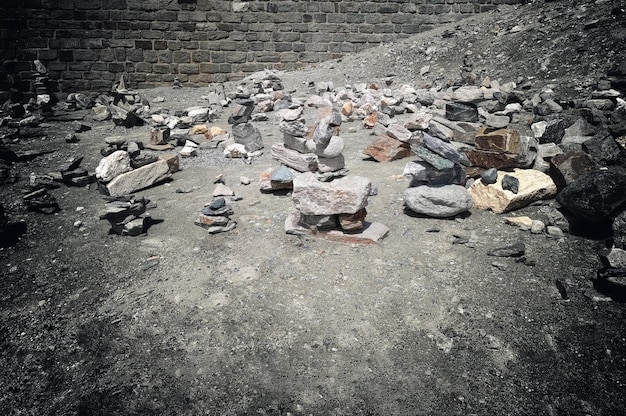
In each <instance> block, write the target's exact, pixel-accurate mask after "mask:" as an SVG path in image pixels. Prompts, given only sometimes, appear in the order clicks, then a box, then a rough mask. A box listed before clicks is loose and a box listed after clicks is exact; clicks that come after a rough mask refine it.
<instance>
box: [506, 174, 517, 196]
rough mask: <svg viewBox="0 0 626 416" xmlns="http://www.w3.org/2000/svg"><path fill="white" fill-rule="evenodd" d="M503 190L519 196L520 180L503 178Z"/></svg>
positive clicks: (509, 177) (513, 177) (507, 176)
mask: <svg viewBox="0 0 626 416" xmlns="http://www.w3.org/2000/svg"><path fill="white" fill-rule="evenodd" d="M502 189H504V190H505V191H511V192H513V193H514V194H517V192H518V191H519V179H517V178H516V177H515V176H511V175H504V176H503V177H502Z"/></svg>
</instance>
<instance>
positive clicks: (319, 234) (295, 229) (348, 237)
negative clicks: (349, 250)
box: [285, 211, 389, 244]
mask: <svg viewBox="0 0 626 416" xmlns="http://www.w3.org/2000/svg"><path fill="white" fill-rule="evenodd" d="M300 215H301V214H300V213H299V212H298V211H295V212H293V213H292V214H290V215H289V216H287V218H286V219H285V232H286V233H287V234H292V235H307V236H311V237H316V238H322V239H325V240H331V241H339V242H342V243H352V244H378V243H380V242H381V241H382V239H383V238H385V236H386V235H387V234H388V233H389V228H388V227H387V226H386V225H384V224H381V223H378V222H367V221H364V222H363V229H362V230H361V231H360V232H356V233H345V232H343V231H340V230H330V231H314V230H311V229H309V228H306V227H303V226H301V225H299V224H298V223H299V221H300Z"/></svg>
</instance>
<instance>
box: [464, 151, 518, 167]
mask: <svg viewBox="0 0 626 416" xmlns="http://www.w3.org/2000/svg"><path fill="white" fill-rule="evenodd" d="M466 155H467V158H468V159H469V160H470V162H471V163H472V165H474V166H481V167H484V168H496V169H507V168H512V167H516V166H517V164H518V163H517V161H518V158H519V155H518V154H515V153H500V152H489V151H486V150H474V149H470V150H468V151H467V152H466Z"/></svg>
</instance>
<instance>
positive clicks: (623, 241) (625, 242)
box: [611, 211, 626, 250]
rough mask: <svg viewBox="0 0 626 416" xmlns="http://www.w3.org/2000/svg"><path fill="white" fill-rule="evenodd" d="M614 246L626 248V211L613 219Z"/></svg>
mask: <svg viewBox="0 0 626 416" xmlns="http://www.w3.org/2000/svg"><path fill="white" fill-rule="evenodd" d="M611 228H612V229H613V246H615V247H617V248H620V249H622V250H626V211H622V212H621V213H619V214H618V215H617V216H616V217H615V219H614V220H613V224H612V226H611Z"/></svg>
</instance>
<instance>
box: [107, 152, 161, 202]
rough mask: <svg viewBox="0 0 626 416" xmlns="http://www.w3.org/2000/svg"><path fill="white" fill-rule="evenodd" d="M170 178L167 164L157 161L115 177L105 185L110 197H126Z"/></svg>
mask: <svg viewBox="0 0 626 416" xmlns="http://www.w3.org/2000/svg"><path fill="white" fill-rule="evenodd" d="M170 176H171V173H170V167H169V165H168V164H167V162H166V161H164V160H158V161H156V162H154V163H151V164H149V165H146V166H143V167H140V168H139V169H134V170H131V171H130V172H126V173H123V174H121V175H119V176H116V177H115V178H114V179H113V180H112V181H111V182H109V183H108V184H107V190H108V191H109V194H110V195H111V196H122V195H128V194H131V193H133V192H135V191H137V190H140V189H144V188H147V187H149V186H152V185H154V184H155V183H157V182H161V181H163V180H165V179H167V178H169V177H170Z"/></svg>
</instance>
